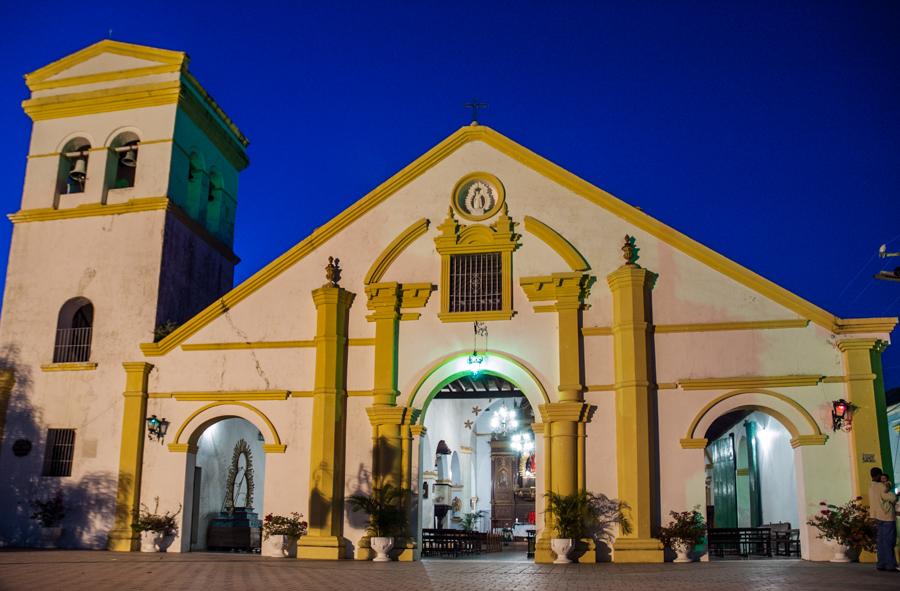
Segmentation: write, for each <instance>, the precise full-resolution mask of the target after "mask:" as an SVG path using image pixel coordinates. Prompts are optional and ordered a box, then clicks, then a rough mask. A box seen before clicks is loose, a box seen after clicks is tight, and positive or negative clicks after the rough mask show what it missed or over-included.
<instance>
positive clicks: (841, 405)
mask: <svg viewBox="0 0 900 591" xmlns="http://www.w3.org/2000/svg"><path fill="white" fill-rule="evenodd" d="M854 408H855V407H854V406H853V404H851V403H850V402H847V401H846V400H844V399H843V398H840V399H838V400H834V401H832V403H831V428H832V430H833V431H841V430H843V431H849V430H850V428H851V425H852V424H853V410H854Z"/></svg>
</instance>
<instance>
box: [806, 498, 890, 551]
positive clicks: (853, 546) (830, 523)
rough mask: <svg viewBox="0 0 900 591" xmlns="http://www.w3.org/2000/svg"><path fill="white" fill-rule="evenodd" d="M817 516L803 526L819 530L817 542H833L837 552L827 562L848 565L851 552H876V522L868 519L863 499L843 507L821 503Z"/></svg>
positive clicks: (853, 500)
mask: <svg viewBox="0 0 900 591" xmlns="http://www.w3.org/2000/svg"><path fill="white" fill-rule="evenodd" d="M819 505H820V507H821V509H819V512H818V513H816V514H815V515H813V516H812V517H810V518H809V520H808V521H807V522H806V524H807V525H811V526H813V527H815V528H816V529H818V530H819V535H818V536H817V537H818V538H822V539H826V540H829V541H831V542H836V543H837V545H838V549H837V550H836V551H835V554H834V558H832V559H831V560H830V562H851V561H852V558H851V557H850V556H849V555H848V554H849V553H850V552H853V553H854V554H856V553H859V551H860V550H868V551H869V552H874V551H875V537H876V527H875V520H874V519H872V518H871V517H869V510H868V508H867V507H866V506H865V505H863V504H862V497H856V498H855V499H852V500H850V501H847V502H846V503H844V504H843V505H832V504H830V503H826V502H825V501H822V502H821V503H819Z"/></svg>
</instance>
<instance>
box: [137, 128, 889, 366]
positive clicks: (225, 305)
mask: <svg viewBox="0 0 900 591" xmlns="http://www.w3.org/2000/svg"><path fill="white" fill-rule="evenodd" d="M472 142H481V143H483V144H485V145H487V146H489V147H490V148H492V149H493V150H496V151H498V152H500V153H502V154H504V155H506V156H508V157H509V158H511V159H513V160H514V161H517V162H518V163H520V164H521V165H523V166H524V167H526V168H528V169H531V170H532V171H534V172H536V173H538V174H540V175H542V176H543V177H545V178H546V179H549V180H550V181H552V182H553V183H556V184H557V185H559V186H561V187H563V188H565V189H567V190H569V191H571V192H572V193H574V194H576V195H578V196H580V197H582V198H584V199H586V200H587V201H589V202H591V203H593V204H594V205H596V206H598V207H599V208H601V209H603V210H605V211H606V212H608V213H609V214H612V215H613V216H615V217H617V218H619V219H621V220H623V221H625V222H626V223H628V224H629V225H631V226H632V227H634V228H638V229H640V230H642V231H644V232H646V233H647V234H649V235H650V236H653V237H654V238H656V239H657V240H659V242H660V243H662V244H666V245H668V246H669V247H671V248H672V249H674V250H675V251H680V252H681V253H683V254H684V255H687V257H689V258H690V259H694V260H695V261H698V262H699V263H701V264H702V265H704V266H705V267H707V268H709V269H712V270H713V271H715V272H718V273H719V274H721V275H724V276H725V277H727V278H729V279H731V280H733V281H734V282H736V283H737V284H740V285H742V286H743V287H745V288H749V290H751V291H752V292H756V293H757V294H760V295H762V296H764V297H765V298H766V299H767V300H769V301H771V302H774V303H775V304H777V305H780V306H782V307H783V308H785V309H787V310H788V311H790V312H792V313H793V314H796V315H797V316H799V317H800V318H802V319H806V320H807V321H811V322H813V323H815V324H817V325H819V326H821V327H823V328H825V329H827V330H830V331H832V332H834V333H836V334H843V333H854V332H871V331H879V332H880V331H883V330H886V331H887V332H890V330H892V329H893V326H894V325H895V324H896V322H897V320H896V319H895V318H874V319H842V318H838V317H836V316H834V315H833V314H831V313H830V312H828V311H826V310H824V309H822V308H820V307H818V306H816V305H815V304H812V303H811V302H809V301H807V300H805V299H803V298H801V297H800V296H798V295H796V294H794V293H792V292H790V291H788V290H787V289H785V288H783V287H781V286H779V285H777V284H775V283H773V282H771V281H769V280H767V279H765V278H764V277H762V276H760V275H757V274H756V273H754V272H752V271H750V270H749V269H747V268H745V267H743V266H741V265H739V264H738V263H735V262H734V261H732V260H730V259H728V258H726V257H725V256H723V255H721V254H719V253H717V252H715V251H713V250H712V249H710V248H708V247H706V246H704V245H702V244H700V243H699V242H697V241H695V240H693V239H691V238H689V237H688V236H685V235H684V234H682V233H680V232H678V231H677V230H675V229H674V228H671V227H669V226H667V225H665V224H664V223H662V222H660V221H659V220H657V219H655V218H653V217H651V216H649V215H647V214H646V213H644V212H643V211H641V210H640V209H638V208H636V207H634V206H632V205H629V204H628V203H625V202H624V201H622V200H620V199H618V198H616V197H614V196H613V195H611V194H609V193H607V192H606V191H604V190H602V189H600V188H598V187H595V186H594V185H592V184H590V183H588V182H587V181H585V180H583V179H581V178H579V177H577V176H575V175H574V174H572V173H570V172H568V171H567V170H565V169H563V168H562V167H560V166H558V165H556V164H554V163H552V162H550V161H549V160H547V159H545V158H542V157H541V156H539V155H537V154H535V153H534V152H532V151H530V150H528V149H527V148H525V147H523V146H521V145H519V144H517V143H516V142H514V141H512V140H511V139H509V138H508V137H506V136H504V135H502V134H500V133H498V132H496V131H494V130H492V129H490V128H488V127H484V126H466V127H463V128H461V129H460V130H458V131H456V132H455V133H453V134H452V135H450V136H449V137H447V138H446V139H444V140H443V141H442V142H440V143H439V144H438V145H436V146H435V147H433V148H432V149H431V150H429V151H428V152H426V153H425V154H423V155H422V156H420V157H419V158H418V159H416V160H415V161H413V162H412V163H411V164H409V165H408V166H407V167H406V168H404V169H403V170H401V171H400V172H398V173H397V174H395V175H394V176H392V177H391V178H390V179H388V180H386V181H385V182H384V183H382V184H381V185H380V186H378V187H376V188H375V189H374V190H373V191H371V192H370V193H369V194H368V195H366V196H365V197H363V198H362V199H360V200H358V201H357V202H355V203H353V204H352V205H350V207H348V208H347V209H346V210H345V211H343V212H342V213H341V214H339V215H338V216H336V217H335V218H333V219H331V220H330V221H328V222H327V223H325V224H323V225H322V226H320V227H319V228H317V229H316V230H315V231H314V232H313V233H312V234H311V235H310V236H308V237H307V238H305V239H304V240H302V241H301V242H299V243H298V244H296V245H295V246H293V247H292V248H290V249H289V250H288V251H286V252H285V253H284V254H282V255H281V256H279V257H278V258H276V259H275V260H274V261H272V262H271V263H269V264H268V265H266V266H265V267H263V268H262V269H260V270H259V271H258V272H257V273H255V274H254V275H253V276H251V277H250V278H248V279H247V280H245V281H244V282H243V283H241V284H240V285H238V286H236V287H235V288H234V289H232V290H231V291H230V292H228V293H227V294H225V295H224V296H222V297H221V298H220V299H218V300H217V301H216V302H214V303H212V304H211V305H210V306H209V307H207V308H206V309H204V310H202V311H201V312H200V313H198V314H197V315H196V316H194V317H193V318H191V319H190V320H188V321H187V322H185V323H184V324H182V325H181V326H180V327H179V328H178V329H177V330H175V331H174V332H172V333H171V334H170V335H169V336H167V337H166V338H165V339H163V340H162V341H160V342H158V343H145V344H143V345H141V349H142V350H143V352H144V353H145V354H146V355H151V356H152V355H164V354H166V353H167V352H169V351H171V350H172V349H174V348H175V347H177V346H178V345H179V344H181V343H182V342H184V341H185V340H187V339H188V338H190V337H191V335H193V334H195V333H197V332H198V331H199V330H200V329H202V328H203V327H205V326H206V325H208V324H209V323H211V322H212V321H213V320H215V319H216V318H218V317H219V316H221V315H222V314H223V311H227V310H230V309H232V308H233V307H234V306H236V305H237V304H238V303H239V302H241V301H242V300H244V299H246V298H247V297H249V296H250V295H252V294H253V293H255V292H256V291H258V290H259V289H261V288H262V287H263V286H265V285H266V284H268V283H269V282H271V281H272V280H274V279H275V278H276V277H278V276H280V275H281V274H282V273H284V272H285V271H287V270H288V269H290V268H291V267H293V266H294V265H295V264H296V263H298V262H299V261H300V260H302V259H303V258H305V257H306V255H308V254H309V253H311V252H313V251H314V250H316V249H317V248H320V247H321V246H322V245H323V244H325V243H326V242H328V241H329V240H331V239H332V238H333V237H335V236H337V235H338V234H340V233H341V232H342V231H343V230H345V229H346V228H347V227H348V226H350V225H351V224H352V223H354V222H355V221H356V220H358V219H360V218H361V217H363V216H364V215H366V214H367V213H368V212H370V211H371V210H373V209H374V208H375V207H377V206H378V205H379V204H381V203H383V202H384V201H386V200H388V199H390V198H391V197H392V196H393V195H395V194H397V193H398V192H399V191H401V189H403V188H404V187H406V186H407V185H409V184H410V183H412V182H413V181H415V180H416V179H417V178H419V177H420V176H422V175H424V174H425V173H426V172H428V171H429V170H431V169H433V168H435V167H436V166H438V165H439V164H440V163H441V162H443V161H444V160H446V159H447V158H448V157H450V156H451V155H453V154H454V153H455V152H456V151H457V150H459V149H461V148H462V147H463V146H466V145H467V144H470V143H472ZM526 223H527V221H526ZM535 225H536V224H535V223H534V220H532V224H531V226H532V227H531V231H535V233H536V234H538V235H540V234H542V233H543V234H546V233H547V232H552V230H550V229H549V228H543V229H542V228H540V227H537V228H535ZM526 229H527V227H526ZM545 238H546V236H545ZM551 242H552V241H551ZM570 264H572V263H571V262H570ZM575 264H581V263H580V261H578V260H575ZM582 266H583V265H582ZM573 268H574V267H573Z"/></svg>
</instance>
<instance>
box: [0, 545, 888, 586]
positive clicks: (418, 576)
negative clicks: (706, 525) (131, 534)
mask: <svg viewBox="0 0 900 591" xmlns="http://www.w3.org/2000/svg"><path fill="white" fill-rule="evenodd" d="M45 589H47V590H53V589H61V590H65V591H82V590H84V591H105V590H107V589H110V590H113V589H114V590H116V591H130V590H139V589H147V590H152V591H163V590H165V591H175V590H178V591H249V590H255V589H264V590H267V591H270V590H271V591H290V590H293V589H322V590H332V589H333V590H341V591H355V590H357V589H363V590H366V589H373V590H377V589H404V590H406V591H438V590H440V589H446V590H447V591H469V590H476V589H485V590H495V591H500V590H507V589H509V590H514V591H529V590H532V589H534V590H539V589H553V590H554V591H576V590H578V591H580V590H588V589H592V590H593V589H602V590H604V591H606V590H609V591H619V590H626V589H627V590H640V589H673V590H680V589H690V590H692V591H693V590H696V591H707V590H709V591H713V590H728V591H735V590H738V589H759V590H765V591H769V590H776V589H789V590H790V591H801V590H804V589H811V590H812V589H814V590H816V591H825V590H829V589H834V590H838V589H840V590H848V589H861V590H862V589H865V590H867V591H869V590H871V591H876V590H879V589H885V590H887V589H892V590H896V589H900V573H898V574H887V573H879V572H876V571H875V568H874V567H873V566H872V565H869V564H828V563H812V562H804V561H799V560H798V561H795V560H779V561H762V560H759V561H749V562H747V561H733V562H732V561H729V562H713V563H703V564H700V563H695V564H687V565H676V564H656V565H622V564H601V565H595V566H590V565H568V566H554V565H536V564H532V563H530V562H524V561H523V562H515V561H509V560H506V561H496V560H465V561H463V560H459V561H451V560H426V561H422V562H414V563H390V564H375V563H361V562H354V561H349V560H348V561H344V562H339V563H338V562H305V561H297V560H288V559H274V558H261V557H258V556H247V555H229V554H207V553H195V554H117V553H110V552H85V551H27V552H26V551H9V552H0V590H2V591H19V590H22V591H43V590H45Z"/></svg>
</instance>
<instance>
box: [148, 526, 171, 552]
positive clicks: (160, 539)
mask: <svg viewBox="0 0 900 591" xmlns="http://www.w3.org/2000/svg"><path fill="white" fill-rule="evenodd" d="M174 540H175V536H174V535H167V534H164V533H162V532H157V531H142V532H141V552H165V551H166V550H167V549H168V547H169V546H171V545H172V542H173V541H174Z"/></svg>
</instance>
